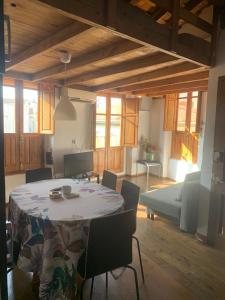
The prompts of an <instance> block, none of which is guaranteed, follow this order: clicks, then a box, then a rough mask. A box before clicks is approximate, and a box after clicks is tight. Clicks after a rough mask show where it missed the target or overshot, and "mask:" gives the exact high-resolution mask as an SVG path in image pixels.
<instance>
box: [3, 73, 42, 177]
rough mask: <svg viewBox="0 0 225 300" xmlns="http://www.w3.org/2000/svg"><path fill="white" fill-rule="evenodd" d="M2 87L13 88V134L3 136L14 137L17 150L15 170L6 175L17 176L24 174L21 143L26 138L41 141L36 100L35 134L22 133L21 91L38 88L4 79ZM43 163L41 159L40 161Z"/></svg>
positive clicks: (33, 84) (22, 108)
mask: <svg viewBox="0 0 225 300" xmlns="http://www.w3.org/2000/svg"><path fill="white" fill-rule="evenodd" d="M4 85H6V86H13V87H14V88H15V133H12V134H11V133H10V134H8V133H5V135H15V139H16V145H17V146H16V147H17V148H18V149H17V151H16V153H17V163H16V164H15V165H17V169H16V170H8V171H7V175H9V174H10V175H12V174H18V173H24V171H25V168H23V161H21V157H22V151H23V150H22V142H23V141H24V139H26V137H30V136H34V137H35V136H37V135H39V136H40V139H41V134H40V118H39V116H40V101H39V98H38V120H37V122H38V123H37V132H35V133H24V132H23V122H24V118H23V115H24V101H23V100H24V97H23V90H24V89H31V90H36V91H38V92H39V86H38V84H37V83H33V82H29V81H24V80H15V79H11V78H7V77H6V78H4ZM41 149H42V152H43V145H42V147H41ZM41 160H42V161H43V159H41Z"/></svg>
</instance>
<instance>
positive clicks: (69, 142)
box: [46, 89, 94, 175]
mask: <svg viewBox="0 0 225 300" xmlns="http://www.w3.org/2000/svg"><path fill="white" fill-rule="evenodd" d="M68 95H69V96H70V97H73V90H72V89H68ZM57 96H58V95H57ZM57 101H58V99H57ZM72 103H73V105H74V107H75V110H76V120H74V121H59V120H56V121H55V134H54V136H52V137H51V138H49V139H48V142H46V147H47V149H46V150H50V149H48V148H52V151H53V160H54V171H55V173H56V174H57V175H62V174H63V172H64V170H63V155H64V154H69V153H74V152H80V151H85V150H89V149H92V148H93V126H94V125H93V104H89V103H85V102H84V103H81V102H72ZM73 141H75V144H74V143H73Z"/></svg>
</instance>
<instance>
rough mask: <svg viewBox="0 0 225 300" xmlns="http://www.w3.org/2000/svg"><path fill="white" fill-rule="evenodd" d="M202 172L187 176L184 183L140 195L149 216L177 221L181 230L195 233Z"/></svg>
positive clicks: (141, 202)
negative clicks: (153, 215)
mask: <svg viewBox="0 0 225 300" xmlns="http://www.w3.org/2000/svg"><path fill="white" fill-rule="evenodd" d="M200 175H201V174H200V172H195V173H190V174H187V175H186V177H185V180H184V182H182V183H176V184H174V185H172V186H169V187H166V188H162V189H159V190H154V191H149V192H146V193H142V194H141V195H140V204H142V205H144V206H146V207H147V210H148V214H154V213H156V214H162V215H164V216H167V217H170V218H172V219H175V220H176V221H177V222H178V223H179V225H180V229H181V230H183V231H185V232H190V233H194V232H196V227H197V216H198V198H199V188H200Z"/></svg>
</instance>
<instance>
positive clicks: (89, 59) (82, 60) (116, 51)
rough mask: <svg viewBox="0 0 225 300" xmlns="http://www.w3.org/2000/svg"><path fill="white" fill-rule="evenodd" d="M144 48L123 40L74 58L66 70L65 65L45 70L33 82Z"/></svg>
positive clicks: (37, 74) (35, 75) (35, 76)
mask: <svg viewBox="0 0 225 300" xmlns="http://www.w3.org/2000/svg"><path fill="white" fill-rule="evenodd" d="M141 47H143V46H142V45H140V44H135V43H133V42H131V41H127V40H121V41H119V42H114V43H113V44H110V45H109V46H106V47H103V48H99V49H97V50H95V51H92V52H90V53H86V54H83V55H80V56H78V57H74V58H73V59H72V60H71V62H70V64H68V66H67V68H66V69H65V66H64V65H63V64H58V65H56V66H53V67H50V68H47V69H44V70H42V71H40V72H38V73H36V74H34V75H33V78H32V79H33V80H34V81H38V80H42V79H45V78H50V77H51V76H54V75H55V74H66V72H68V71H70V70H72V69H75V68H79V67H83V66H85V65H88V64H91V63H93V62H97V61H103V60H105V59H108V58H112V57H115V56H118V55H121V54H124V53H129V52H131V51H134V50H137V49H138V48H141Z"/></svg>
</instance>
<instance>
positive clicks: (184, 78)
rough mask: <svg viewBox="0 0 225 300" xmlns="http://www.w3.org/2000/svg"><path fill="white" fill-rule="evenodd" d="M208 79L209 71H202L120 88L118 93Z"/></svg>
mask: <svg viewBox="0 0 225 300" xmlns="http://www.w3.org/2000/svg"><path fill="white" fill-rule="evenodd" d="M208 77H209V71H201V72H198V73H195V74H187V75H179V76H174V77H171V78H166V79H161V80H153V81H151V82H145V83H138V84H134V85H128V86H125V87H122V88H118V89H117V90H116V92H120V93H125V92H133V91H138V90H144V89H149V88H153V87H160V86H169V85H173V84H176V83H184V82H193V81H198V80H202V79H208Z"/></svg>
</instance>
